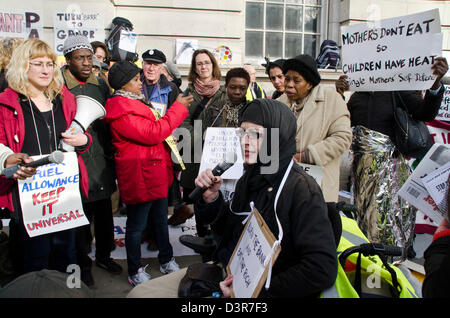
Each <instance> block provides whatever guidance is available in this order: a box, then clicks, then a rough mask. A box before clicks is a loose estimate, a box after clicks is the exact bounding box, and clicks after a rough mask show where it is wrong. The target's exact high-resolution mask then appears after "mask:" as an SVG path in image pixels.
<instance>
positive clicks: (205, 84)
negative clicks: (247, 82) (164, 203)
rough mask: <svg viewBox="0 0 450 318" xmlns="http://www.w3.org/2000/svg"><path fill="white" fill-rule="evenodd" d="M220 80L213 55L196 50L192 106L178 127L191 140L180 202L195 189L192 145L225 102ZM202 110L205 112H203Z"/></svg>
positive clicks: (195, 162)
mask: <svg viewBox="0 0 450 318" xmlns="http://www.w3.org/2000/svg"><path fill="white" fill-rule="evenodd" d="M220 78H221V73H220V68H219V65H218V64H217V61H216V59H215V58H214V55H213V54H212V53H211V52H209V51H208V50H206V49H201V50H196V51H195V52H194V53H193V55H192V62H191V68H190V70H189V74H188V81H189V84H188V87H187V91H186V92H185V93H189V94H190V95H192V96H193V97H194V102H193V103H192V106H191V107H190V108H189V115H188V117H187V118H186V119H185V120H184V122H183V123H182V124H181V127H183V128H187V129H188V130H189V133H190V137H191V157H190V159H191V160H190V162H186V170H184V171H182V172H181V180H180V183H181V186H182V187H183V199H184V200H185V201H186V202H189V203H191V202H190V201H189V198H188V196H189V194H190V193H191V192H192V191H193V190H194V188H195V185H194V179H195V178H196V177H197V174H198V170H199V168H200V160H201V153H194V144H196V143H200V144H203V139H202V136H203V132H204V131H205V130H206V128H207V127H210V126H211V125H212V123H213V122H214V119H215V118H216V117H217V115H218V114H219V113H220V111H221V109H222V107H223V106H224V104H225V101H226V91H225V87H224V86H222V85H221V84H220ZM205 109H208V111H207V112H204V110H205ZM194 122H196V124H195V125H194ZM194 127H195V128H196V129H194ZM196 149H198V148H196ZM186 161H187V160H186ZM197 230H198V231H199V233H198V234H199V236H205V234H206V230H204V229H202V227H201V226H197Z"/></svg>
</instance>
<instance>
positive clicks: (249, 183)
mask: <svg viewBox="0 0 450 318" xmlns="http://www.w3.org/2000/svg"><path fill="white" fill-rule="evenodd" d="M245 121H247V122H252V123H254V124H257V125H261V126H263V127H264V128H266V135H265V136H264V139H265V140H264V141H263V144H262V146H261V149H260V151H259V153H258V161H257V163H255V164H252V165H244V169H245V172H244V175H243V176H242V177H241V178H240V179H239V181H238V183H237V185H236V189H235V195H234V198H233V204H232V209H233V211H235V212H238V211H239V212H242V211H248V210H249V203H250V202H251V201H254V200H255V198H256V195H257V193H258V191H259V190H261V189H262V188H264V187H268V186H272V187H274V189H275V188H277V187H278V185H279V184H280V182H281V179H282V178H283V175H284V172H285V171H286V168H287V167H288V165H289V163H290V162H291V160H292V156H293V155H294V154H295V152H296V143H295V135H296V133H297V122H296V120H295V116H294V115H293V113H292V111H291V110H290V109H289V108H288V107H287V106H286V105H284V104H283V103H281V102H279V101H277V100H272V99H255V100H253V101H252V102H250V103H248V104H247V105H246V106H244V108H243V109H242V110H241V116H239V125H240V124H241V123H242V122H245ZM271 128H278V129H279V136H278V137H279V138H278V145H279V147H278V148H279V149H278V150H279V154H278V160H279V161H278V171H277V172H275V173H273V174H262V173H261V168H262V167H268V166H270V165H271V164H272V163H271V162H269V163H264V164H263V163H262V162H261V161H260V156H259V154H261V153H263V154H264V153H265V154H267V155H268V156H269V158H271V157H273V155H274V154H273V153H272V149H271V139H272V130H271ZM274 151H276V149H275V150H274ZM272 159H273V158H272Z"/></svg>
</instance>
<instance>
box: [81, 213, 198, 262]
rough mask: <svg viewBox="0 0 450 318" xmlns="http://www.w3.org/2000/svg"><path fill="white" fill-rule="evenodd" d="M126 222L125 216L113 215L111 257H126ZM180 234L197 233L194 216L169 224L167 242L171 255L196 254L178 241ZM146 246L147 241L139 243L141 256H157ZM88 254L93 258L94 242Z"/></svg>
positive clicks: (155, 252) (156, 253)
mask: <svg viewBox="0 0 450 318" xmlns="http://www.w3.org/2000/svg"><path fill="white" fill-rule="evenodd" d="M126 224H127V218H126V217H114V244H115V246H116V248H115V249H114V251H112V252H111V258H113V259H127V250H126V248H125V235H126V232H127V227H126ZM181 235H197V227H196V225H195V218H193V217H192V218H190V219H187V220H186V222H184V223H183V224H180V225H177V226H172V225H169V242H170V245H172V248H173V256H186V255H198V254H197V253H196V252H194V250H193V249H191V248H189V247H187V246H184V245H183V244H181V243H180V240H179V238H180V236H181ZM147 247H148V242H144V243H141V258H157V257H158V253H159V251H158V250H156V251H149V250H148V248H147ZM89 256H90V257H91V258H92V259H95V244H93V246H92V251H91V253H90V254H89Z"/></svg>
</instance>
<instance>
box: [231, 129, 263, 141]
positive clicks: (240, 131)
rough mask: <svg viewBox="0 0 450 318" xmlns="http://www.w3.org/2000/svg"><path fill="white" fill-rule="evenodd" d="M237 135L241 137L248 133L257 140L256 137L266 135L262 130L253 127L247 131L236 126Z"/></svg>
mask: <svg viewBox="0 0 450 318" xmlns="http://www.w3.org/2000/svg"><path fill="white" fill-rule="evenodd" d="M236 135H237V136H238V137H239V138H244V136H245V135H247V136H248V138H249V139H253V140H255V139H258V138H261V137H263V136H264V133H263V132H261V131H258V130H256V129H252V128H250V129H249V130H247V131H245V130H244V129H242V128H236Z"/></svg>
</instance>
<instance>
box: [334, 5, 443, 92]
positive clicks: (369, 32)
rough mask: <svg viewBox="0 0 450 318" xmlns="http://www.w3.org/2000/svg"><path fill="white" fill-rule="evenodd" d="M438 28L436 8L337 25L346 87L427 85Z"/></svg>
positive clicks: (386, 88) (418, 87)
mask: <svg viewBox="0 0 450 318" xmlns="http://www.w3.org/2000/svg"><path fill="white" fill-rule="evenodd" d="M440 32H441V23H440V19H439V10H438V9H435V10H430V11H426V12H421V13H417V14H411V15H407V16H401V17H396V18H391V19H384V20H380V21H375V23H359V24H354V25H349V26H343V27H341V40H342V72H343V73H344V74H346V75H347V76H348V81H349V84H350V90H352V91H392V90H425V89H428V88H430V87H431V86H432V84H433V83H434V81H435V76H434V75H433V74H432V69H431V66H432V65H433V64H434V62H435V58H436V57H439V56H441V55H442V34H441V33H440ZM425 44H426V45H425Z"/></svg>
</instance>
